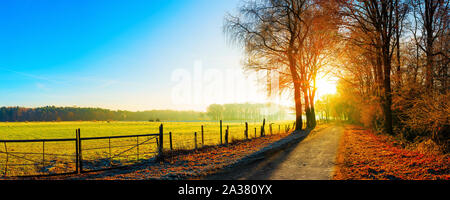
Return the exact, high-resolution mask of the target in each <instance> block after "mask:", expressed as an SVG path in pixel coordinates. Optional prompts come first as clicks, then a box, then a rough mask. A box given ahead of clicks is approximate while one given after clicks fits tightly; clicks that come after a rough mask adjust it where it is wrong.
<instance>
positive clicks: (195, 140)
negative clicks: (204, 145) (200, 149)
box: [194, 132, 197, 150]
mask: <svg viewBox="0 0 450 200" xmlns="http://www.w3.org/2000/svg"><path fill="white" fill-rule="evenodd" d="M194 143H195V150H197V132H194Z"/></svg>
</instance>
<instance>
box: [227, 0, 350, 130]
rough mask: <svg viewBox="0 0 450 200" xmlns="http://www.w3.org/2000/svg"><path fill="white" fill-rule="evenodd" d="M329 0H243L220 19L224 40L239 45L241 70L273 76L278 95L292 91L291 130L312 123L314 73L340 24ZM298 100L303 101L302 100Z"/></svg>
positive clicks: (331, 50) (324, 59)
mask: <svg viewBox="0 0 450 200" xmlns="http://www.w3.org/2000/svg"><path fill="white" fill-rule="evenodd" d="M338 5H339V4H337V2H335V1H325V0H323V1H321V0H316V1H308V0H278V1H276V0H263V1H248V2H246V3H245V4H244V5H242V6H241V7H240V9H239V13H238V14H236V15H231V14H229V15H227V16H226V17H225V26H224V31H225V33H226V34H227V35H228V36H229V38H230V41H232V42H235V43H236V44H238V45H242V46H243V47H244V49H245V55H246V60H245V61H246V62H245V68H246V69H247V70H250V71H256V72H258V71H267V79H270V78H271V76H270V75H271V74H273V73H277V74H279V76H277V77H278V78H279V80H278V86H279V87H278V88H270V89H271V90H272V89H278V90H279V91H278V92H279V93H282V92H286V91H287V92H292V91H293V93H294V100H295V112H296V124H297V126H296V130H301V129H302V128H303V127H302V125H303V123H302V120H303V119H302V113H303V109H305V114H306V118H307V119H306V121H307V127H308V128H312V127H314V126H315V125H316V120H315V110H314V101H315V94H316V90H317V89H316V85H315V83H316V77H317V74H318V72H319V71H320V70H322V68H323V67H324V66H325V65H326V64H327V62H328V61H329V60H330V59H328V58H329V57H330V56H333V55H334V54H335V50H336V49H335V46H336V45H335V43H336V42H338V40H337V38H338V30H339V25H340V24H341V17H340V16H339V14H338V12H339V6H338ZM302 99H303V102H302Z"/></svg>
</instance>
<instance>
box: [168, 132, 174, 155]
mask: <svg viewBox="0 0 450 200" xmlns="http://www.w3.org/2000/svg"><path fill="white" fill-rule="evenodd" d="M169 142H170V150H171V151H173V146H172V132H169Z"/></svg>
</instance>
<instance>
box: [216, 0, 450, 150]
mask: <svg viewBox="0 0 450 200" xmlns="http://www.w3.org/2000/svg"><path fill="white" fill-rule="evenodd" d="M448 5H449V1H448V0H249V1H245V2H244V3H243V4H242V5H240V6H239V9H238V12H237V13H234V14H228V15H226V17H225V25H224V32H225V33H226V34H227V36H228V38H229V39H230V41H231V42H232V43H234V44H237V45H240V46H242V47H243V48H244V49H245V69H247V70H248V71H249V72H261V71H263V72H264V71H265V72H267V77H266V78H267V79H271V77H272V76H270V74H272V73H278V74H279V76H278V80H277V81H278V83H279V93H278V94H280V93H282V92H286V93H288V94H293V95H291V96H293V97H294V100H295V111H296V121H297V122H296V124H297V125H299V126H297V127H296V128H297V130H300V129H302V128H303V127H302V126H300V125H301V124H302V114H303V111H304V113H305V114H306V118H307V127H314V126H315V112H316V111H315V106H314V102H315V94H316V90H317V89H316V87H315V82H316V77H317V74H318V73H319V72H321V71H326V72H331V73H332V74H334V75H335V76H337V77H339V79H340V81H339V84H338V95H337V96H335V97H333V98H331V99H333V101H334V102H333V103H334V105H345V109H338V110H339V113H340V114H339V115H340V116H345V117H344V118H346V119H353V120H354V121H359V122H361V123H363V124H367V125H371V126H373V127H376V128H381V129H382V130H383V131H384V132H386V133H389V134H393V135H395V134H398V133H402V134H405V135H408V137H412V138H414V137H415V136H418V135H428V136H431V138H433V140H434V141H436V142H442V141H443V142H444V143H447V145H448V140H449V139H448V137H449V136H448V135H449V134H448V132H449V115H448V111H449V109H448V99H449V95H448V89H449V88H448V77H449V74H448V73H449V72H448V63H449V57H448V54H449V50H450V48H449V40H448V39H449V35H450V34H449V26H448V25H449V12H448ZM270 89H273V88H270ZM337 101H340V102H341V104H336V102H337ZM320 103H321V107H322V108H327V109H328V108H329V106H326V105H323V104H324V103H326V102H325V101H322V102H320ZM328 110H329V109H328Z"/></svg>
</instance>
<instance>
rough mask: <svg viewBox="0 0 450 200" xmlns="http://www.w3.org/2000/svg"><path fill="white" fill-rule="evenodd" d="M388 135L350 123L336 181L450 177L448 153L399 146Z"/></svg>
mask: <svg viewBox="0 0 450 200" xmlns="http://www.w3.org/2000/svg"><path fill="white" fill-rule="evenodd" d="M389 139H390V137H389V136H386V135H379V134H375V133H373V132H371V131H368V130H365V129H362V128H360V127H357V126H348V127H347V129H346V131H345V133H344V135H343V137H342V138H341V141H340V145H339V150H338V156H337V166H336V169H335V174H334V177H333V178H334V179H336V180H449V178H450V169H449V164H450V158H449V156H448V154H447V155H431V154H422V153H419V152H417V151H413V150H406V149H403V148H401V147H397V146H395V145H394V143H393V142H392V141H391V140H389Z"/></svg>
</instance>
